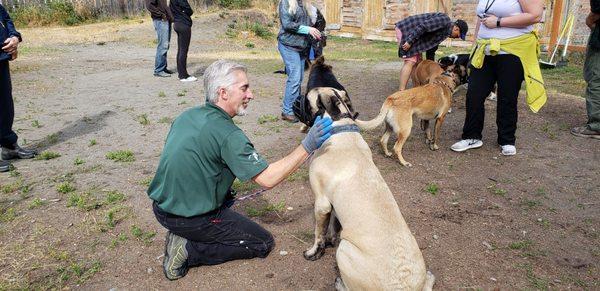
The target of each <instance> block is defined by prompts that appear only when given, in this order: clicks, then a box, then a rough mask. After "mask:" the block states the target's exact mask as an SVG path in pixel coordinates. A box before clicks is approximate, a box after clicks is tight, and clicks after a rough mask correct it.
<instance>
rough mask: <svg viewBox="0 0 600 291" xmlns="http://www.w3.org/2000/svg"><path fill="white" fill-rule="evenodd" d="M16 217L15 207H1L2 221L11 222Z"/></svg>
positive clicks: (0, 216) (0, 219) (0, 218)
mask: <svg viewBox="0 0 600 291" xmlns="http://www.w3.org/2000/svg"><path fill="white" fill-rule="evenodd" d="M16 217H17V211H16V210H15V209H14V208H12V207H9V208H7V209H0V222H10V221H13V220H15V218H16Z"/></svg>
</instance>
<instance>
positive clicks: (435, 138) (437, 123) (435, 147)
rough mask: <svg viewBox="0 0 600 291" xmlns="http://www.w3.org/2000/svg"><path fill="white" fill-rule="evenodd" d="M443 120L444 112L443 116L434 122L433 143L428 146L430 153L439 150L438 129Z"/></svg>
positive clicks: (444, 117)
mask: <svg viewBox="0 0 600 291" xmlns="http://www.w3.org/2000/svg"><path fill="white" fill-rule="evenodd" d="M444 119H446V111H444V112H443V114H442V115H440V117H438V118H437V119H436V120H435V126H434V131H433V142H432V143H430V144H429V149H430V150H432V151H437V150H438V149H439V148H440V147H439V146H438V141H439V140H440V129H441V128H442V124H443V123H444Z"/></svg>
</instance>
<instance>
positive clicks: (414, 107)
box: [356, 72, 460, 167]
mask: <svg viewBox="0 0 600 291" xmlns="http://www.w3.org/2000/svg"><path fill="white" fill-rule="evenodd" d="M459 82H460V80H459V78H458V76H457V75H456V74H454V73H450V72H445V73H443V74H442V75H439V76H437V77H435V78H434V79H433V80H430V82H429V84H426V85H424V86H420V87H414V88H411V89H408V90H404V91H398V92H396V93H394V94H392V95H390V96H389V97H387V99H386V100H385V102H384V103H383V106H382V107H381V110H380V112H379V115H378V116H377V117H375V119H373V120H370V121H362V120H358V119H357V120H356V125H358V127H360V128H361V129H363V130H370V129H374V128H376V127H378V126H379V125H381V124H382V123H383V122H384V121H385V133H384V134H383V136H382V137H381V139H380V143H381V147H382V148H383V151H384V153H385V154H386V155H387V156H388V157H389V156H391V155H392V153H390V151H389V150H388V147H387V144H388V140H389V137H390V135H391V133H392V131H393V132H394V133H395V134H396V135H397V136H398V140H397V141H396V144H395V145H394V151H395V152H396V154H397V155H398V160H400V163H401V164H402V165H403V166H407V167H410V166H412V165H411V164H410V163H409V162H407V161H406V160H404V157H402V147H403V146H404V142H406V139H408V137H409V136H410V131H411V128H412V125H413V115H415V116H416V117H417V118H420V119H422V120H423V130H425V133H426V140H425V142H426V143H427V144H429V148H430V149H431V150H433V151H434V150H437V149H439V146H438V140H439V136H440V128H441V127H442V124H443V123H444V119H445V118H446V114H447V113H448V109H449V108H450V106H451V105H452V93H454V89H455V88H456V86H458V85H459ZM430 121H434V122H435V124H434V126H433V133H432V132H431V131H432V129H431V128H430V126H429V122H430Z"/></svg>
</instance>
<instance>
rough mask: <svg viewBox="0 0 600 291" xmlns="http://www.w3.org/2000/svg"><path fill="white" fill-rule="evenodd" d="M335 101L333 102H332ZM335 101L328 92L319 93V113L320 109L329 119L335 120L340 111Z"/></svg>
mask: <svg viewBox="0 0 600 291" xmlns="http://www.w3.org/2000/svg"><path fill="white" fill-rule="evenodd" d="M334 99H335V100H334ZM336 100H337V98H335V97H334V96H333V95H332V94H331V93H330V92H319V102H318V103H317V104H318V106H319V111H320V110H321V109H322V110H324V111H325V112H327V113H328V114H329V116H331V119H333V120H337V119H338V118H339V115H340V113H341V112H340V110H339V109H338V108H337V106H336Z"/></svg>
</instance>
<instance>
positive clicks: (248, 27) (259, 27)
mask: <svg viewBox="0 0 600 291" xmlns="http://www.w3.org/2000/svg"><path fill="white" fill-rule="evenodd" d="M242 31H247V32H249V33H252V34H253V35H255V36H256V37H259V38H262V39H272V38H273V37H274V36H275V33H273V31H271V28H270V27H268V26H266V25H264V24H262V23H260V22H249V21H242V22H237V21H234V22H233V23H231V24H229V25H228V26H227V31H225V35H226V36H227V37H229V38H236V37H237V36H238V34H239V33H240V32H242Z"/></svg>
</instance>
